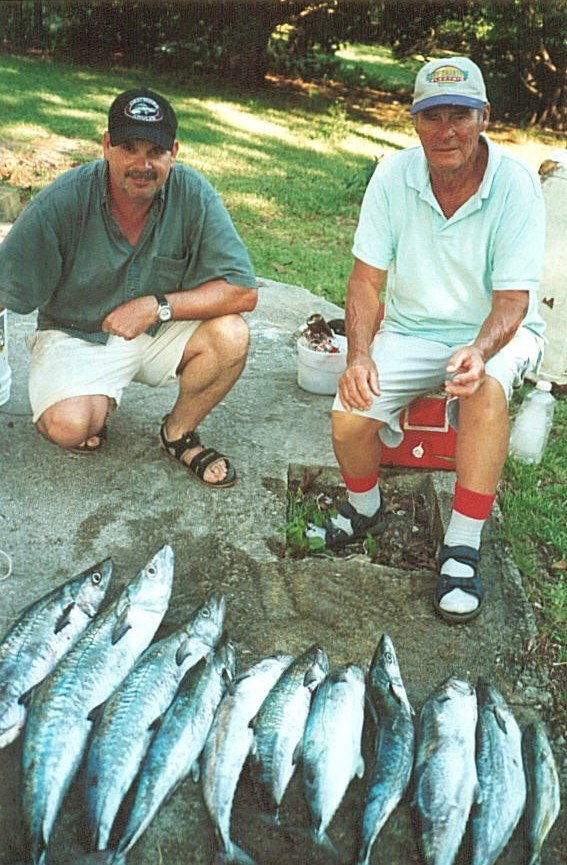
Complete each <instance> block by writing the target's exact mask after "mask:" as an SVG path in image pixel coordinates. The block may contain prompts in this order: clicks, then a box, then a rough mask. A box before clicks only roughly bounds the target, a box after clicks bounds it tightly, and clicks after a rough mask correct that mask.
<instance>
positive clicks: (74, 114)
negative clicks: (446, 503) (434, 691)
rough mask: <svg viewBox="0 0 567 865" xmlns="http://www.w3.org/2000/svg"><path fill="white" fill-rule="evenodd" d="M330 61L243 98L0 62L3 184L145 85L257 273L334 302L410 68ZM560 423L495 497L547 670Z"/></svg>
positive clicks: (553, 639) (402, 109)
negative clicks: (325, 76)
mask: <svg viewBox="0 0 567 865" xmlns="http://www.w3.org/2000/svg"><path fill="white" fill-rule="evenodd" d="M339 56H340V57H341V60H342V61H343V66H342V68H343V74H342V75H341V77H342V78H343V79H344V80H341V81H333V82H324V83H319V84H314V83H307V82H303V81H297V80H296V81H285V82H284V81H282V80H281V79H278V78H276V77H272V78H269V79H268V80H267V82H266V86H265V88H264V89H262V90H260V91H256V92H250V93H242V92H240V91H237V90H235V89H234V88H231V87H230V85H229V84H218V85H213V84H212V83H210V82H203V81H201V80H195V81H184V82H182V83H181V82H175V81H172V79H171V77H169V78H168V77H166V76H163V77H160V76H157V75H151V76H148V74H147V73H145V72H142V71H134V70H127V71H123V72H119V71H113V72H104V73H102V72H100V73H99V72H96V71H93V70H89V69H84V70H83V69H77V68H73V67H68V66H65V65H62V64H57V63H51V62H47V61H41V60H37V59H31V58H13V57H9V56H1V55H0V106H1V109H2V110H1V112H0V181H4V182H6V183H9V184H12V185H14V186H16V187H18V188H19V189H20V190H21V192H22V196H23V197H24V198H25V197H29V196H30V195H33V193H34V192H35V191H36V190H38V189H39V188H41V187H42V186H43V185H45V183H47V182H48V181H49V180H51V179H53V177H55V176H57V175H58V174H59V173H60V172H61V171H62V170H64V169H65V168H68V167H71V166H72V165H76V164H79V163H81V162H83V161H85V160H90V159H93V158H96V157H98V155H99V154H100V137H101V134H102V132H103V131H104V129H105V128H106V113H107V109H108V105H109V103H110V101H111V100H112V98H113V97H114V96H115V95H116V94H117V93H119V92H120V91H121V90H123V89H126V88H128V87H132V86H136V85H140V84H144V85H146V86H147V85H149V86H152V87H154V88H155V89H157V90H158V91H161V92H162V93H164V94H165V95H167V96H168V97H169V98H170V99H171V101H172V103H173V105H174V106H175V108H176V110H177V113H178V117H179V122H180V128H179V133H178V137H179V139H180V141H181V150H180V159H181V161H186V162H188V163H191V164H192V165H193V166H195V167H196V168H197V169H198V170H200V171H202V172H203V173H204V174H205V175H206V176H207V177H208V178H209V179H210V180H211V181H212V183H213V184H214V185H215V186H216V188H217V189H218V191H219V192H220V193H221V195H222V196H223V199H224V201H225V203H226V204H227V206H228V208H229V210H230V212H231V214H232V216H233V219H234V221H235V223H236V225H237V227H238V229H239V231H240V233H241V235H242V237H243V239H244V241H245V243H246V244H247V247H248V249H249V251H250V254H251V256H252V259H253V262H254V265H255V268H256V272H257V273H258V275H259V276H263V277H267V278H270V279H275V280H279V281H282V282H290V283H295V284H299V285H303V286H305V287H306V288H308V289H309V290H310V291H312V292H314V293H315V294H319V295H321V296H324V297H326V298H328V299H330V300H333V301H335V302H336V303H338V304H341V303H342V302H343V299H344V290H345V284H346V279H347V276H348V273H349V271H350V267H351V253H350V248H351V243H352V237H353V233H354V229H355V226H356V221H357V216H358V210H359V206H360V201H361V198H362V194H363V192H364V188H365V185H366V182H367V180H368V178H369V175H370V172H371V171H372V169H373V166H374V165H375V163H376V161H377V160H380V159H382V158H383V157H384V156H386V155H387V154H388V153H391V152H393V151H395V150H397V149H400V148H403V147H406V146H408V145H410V144H412V143H415V140H416V139H415V136H414V135H413V129H412V126H411V123H410V120H409V117H408V112H407V106H408V102H409V92H410V90H411V82H412V78H413V75H414V72H415V68H416V65H418V64H416V62H412V61H408V62H407V63H404V64H397V63H394V62H393V61H392V58H391V56H390V55H389V53H388V52H387V51H386V50H385V49H383V48H378V47H372V48H368V47H366V46H349V47H347V48H345V49H343V50H342V51H341V52H340V54H339ZM345 82H346V84H345ZM362 85H363V86H362ZM491 134H492V137H493V138H495V139H496V140H498V141H499V142H500V143H502V144H503V145H504V146H505V147H508V148H510V149H511V150H512V151H513V152H516V153H517V154H519V155H523V156H524V157H525V158H526V159H527V161H528V162H530V163H531V164H532V165H533V167H535V168H537V167H538V166H539V164H540V163H541V162H542V161H543V159H544V158H545V157H546V156H547V155H548V154H549V153H550V151H551V150H552V149H553V148H555V147H558V146H560V143H559V140H558V137H557V136H554V135H553V134H552V133H544V132H539V133H530V134H527V133H525V132H523V131H522V130H518V129H515V128H513V127H506V126H502V125H500V124H498V123H495V124H493V127H492V132H491ZM300 323H301V322H299V321H298V325H299V324H300ZM516 405H517V401H516V402H515V403H514V406H513V407H515V406H516ZM566 426H567V399H566V398H565V397H564V396H563V397H558V400H557V407H556V420H555V425H554V430H553V433H552V437H551V439H550V443H549V447H548V451H547V454H546V456H545V459H544V461H543V463H542V464H541V466H537V467H518V466H514V465H508V466H507V469H506V473H505V477H504V479H503V483H502V494H501V496H500V503H501V506H502V509H503V512H504V517H505V520H504V531H505V533H506V536H507V538H508V540H509V541H510V543H511V545H512V549H513V552H514V555H515V558H516V561H517V562H518V564H519V566H520V568H521V570H522V573H523V575H524V578H525V583H526V588H527V591H528V593H529V595H530V598H531V599H532V601H533V602H534V605H535V609H536V614H537V618H538V622H539V625H540V630H541V633H542V635H543V637H544V640H545V641H546V645H545V652H546V658H547V660H548V661H549V663H550V665H551V664H553V665H555V666H554V667H553V669H554V671H555V672H556V673H557V674H558V673H560V672H561V670H565V666H564V665H567V651H566V649H565V609H566V588H565V573H566V567H567V566H566V560H567V530H566V526H565V504H566V498H567V496H566V493H565V490H566V488H567V485H566V481H567V456H566V448H565V431H566ZM561 646H562V647H563V648H561Z"/></svg>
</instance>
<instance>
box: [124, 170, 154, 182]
mask: <svg viewBox="0 0 567 865" xmlns="http://www.w3.org/2000/svg"><path fill="white" fill-rule="evenodd" d="M126 177H131V178H132V179H133V180H156V179H157V174H156V173H155V171H127V172H126Z"/></svg>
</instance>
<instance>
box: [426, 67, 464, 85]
mask: <svg viewBox="0 0 567 865" xmlns="http://www.w3.org/2000/svg"><path fill="white" fill-rule="evenodd" d="M426 77H427V80H428V82H429V83H430V84H462V83H463V82H465V81H466V80H467V78H468V77H469V73H468V72H466V71H465V70H463V69H459V68H458V66H440V67H439V69H436V70H435V71H434V72H430V73H429V74H428V75H427V76H426Z"/></svg>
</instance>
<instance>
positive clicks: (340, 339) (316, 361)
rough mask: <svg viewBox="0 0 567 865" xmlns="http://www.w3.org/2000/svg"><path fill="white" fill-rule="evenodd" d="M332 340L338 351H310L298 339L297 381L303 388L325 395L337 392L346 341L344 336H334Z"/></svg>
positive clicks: (342, 368) (344, 356) (344, 367)
mask: <svg viewBox="0 0 567 865" xmlns="http://www.w3.org/2000/svg"><path fill="white" fill-rule="evenodd" d="M333 341H334V342H335V343H336V345H337V346H338V348H339V352H338V353H336V352H335V353H331V352H328V351H312V350H311V349H310V348H308V347H307V346H306V345H305V343H304V342H303V341H302V339H301V338H300V339H298V341H297V383H298V385H299V387H300V388H302V389H303V390H307V391H309V392H310V393H318V394H323V395H327V396H331V395H334V394H335V393H336V392H337V385H338V383H339V378H340V376H341V374H342V373H343V372H344V371H345V369H346V353H347V341H346V337H344V336H335V337H333Z"/></svg>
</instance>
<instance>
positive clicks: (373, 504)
mask: <svg viewBox="0 0 567 865" xmlns="http://www.w3.org/2000/svg"><path fill="white" fill-rule="evenodd" d="M347 500H348V502H349V504H351V505H352V506H353V508H354V509H355V511H357V512H358V513H359V514H362V515H363V516H365V517H373V516H374V514H375V513H376V511H377V510H378V509H379V507H380V504H381V502H382V499H381V496H380V487H379V485H378V484H376V486H374V487H372V489H371V490H367V491H366V492H365V493H353V492H351V490H348V493H347ZM331 522H332V524H333V525H334V526H337V528H339V529H342V530H343V532H345V533H346V534H347V535H349V536H350V535H352V534H354V530H353V527H352V523H351V521H350V520H349V519H348V517H343V516H342V514H337V516H336V517H331ZM305 534H306V537H308V538H322V539H323V540H325V529H324V528H323V526H315V525H313V523H310V524H309V528H308V529H307V531H306V533H305Z"/></svg>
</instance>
